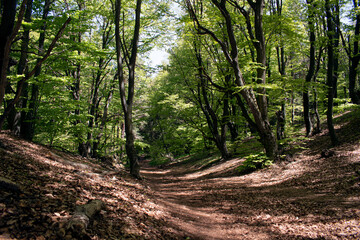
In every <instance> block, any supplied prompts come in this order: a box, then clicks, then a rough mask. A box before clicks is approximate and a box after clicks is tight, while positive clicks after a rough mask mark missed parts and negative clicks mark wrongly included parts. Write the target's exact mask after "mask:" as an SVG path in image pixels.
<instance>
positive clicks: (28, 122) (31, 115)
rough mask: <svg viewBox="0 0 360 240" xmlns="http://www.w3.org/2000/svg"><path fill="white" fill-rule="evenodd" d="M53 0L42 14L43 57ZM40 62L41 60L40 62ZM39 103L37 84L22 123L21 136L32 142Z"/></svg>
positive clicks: (38, 70)
mask: <svg viewBox="0 0 360 240" xmlns="http://www.w3.org/2000/svg"><path fill="white" fill-rule="evenodd" d="M50 4H51V0H45V3H44V10H43V14H42V20H43V21H44V24H43V25H42V26H41V32H40V36H39V45H38V54H39V55H40V56H41V55H42V54H43V53H44V43H45V33H46V19H47V17H48V14H49V11H50ZM38 61H39V60H38ZM40 73H41V67H39V68H38V69H36V72H35V75H34V77H38V76H39V75H40ZM38 101H39V86H38V84H37V83H33V84H31V98H30V101H29V111H28V112H27V114H24V117H23V120H22V121H21V127H20V135H21V137H23V138H24V139H27V140H30V141H31V140H32V139H33V138H34V135H35V125H36V123H35V120H36V115H37V108H38Z"/></svg>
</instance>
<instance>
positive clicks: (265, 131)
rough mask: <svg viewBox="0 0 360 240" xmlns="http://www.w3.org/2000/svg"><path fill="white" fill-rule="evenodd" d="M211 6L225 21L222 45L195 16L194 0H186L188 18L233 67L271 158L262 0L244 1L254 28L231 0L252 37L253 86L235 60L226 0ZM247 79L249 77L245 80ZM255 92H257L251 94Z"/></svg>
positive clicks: (273, 148) (274, 151)
mask: <svg viewBox="0 0 360 240" xmlns="http://www.w3.org/2000/svg"><path fill="white" fill-rule="evenodd" d="M211 2H212V3H213V4H214V6H215V7H216V8H217V9H218V10H219V11H220V13H221V15H222V17H223V18H224V21H225V27H226V31H227V37H228V39H229V43H230V45H229V46H228V45H226V44H225V43H224V42H223V41H221V40H220V38H218V36H217V35H216V33H214V32H213V31H212V30H210V29H209V28H207V27H204V26H203V24H202V23H201V22H200V20H199V19H198V16H197V15H196V12H195V10H194V4H193V3H192V2H190V1H189V0H187V1H186V4H187V8H188V11H189V14H190V16H191V18H192V19H193V21H194V23H195V28H196V29H197V31H198V32H199V34H207V35H209V36H211V37H212V38H213V39H214V41H215V42H217V43H218V44H219V45H220V46H221V49H222V51H223V54H224V55H225V58H226V60H227V61H228V62H229V64H230V65H231V67H232V68H233V71H234V75H235V83H236V85H237V87H238V89H239V93H240V94H241V96H242V97H243V98H244V99H245V101H246V104H247V105H248V106H249V108H250V112H251V113H252V116H253V118H254V121H255V124H256V127H257V131H258V132H259V135H260V141H261V142H262V144H263V145H264V148H265V151H266V155H267V156H268V157H270V158H275V157H276V155H277V142H276V138H275V136H274V134H273V132H272V129H271V127H270V123H269V119H268V108H267V97H266V91H265V88H264V86H261V85H263V84H265V83H266V71H265V69H266V68H265V66H266V48H265V38H264V32H263V23H262V16H263V10H264V1H263V0H257V1H255V2H253V1H251V0H249V1H248V4H249V5H250V8H251V10H252V11H253V12H254V29H255V30H254V31H255V33H253V30H252V28H253V27H252V25H249V23H250V22H249V20H250V18H249V16H248V12H247V11H246V10H245V9H244V8H243V7H241V6H240V5H238V4H237V3H236V2H235V1H232V2H231V3H232V4H234V5H235V6H236V8H238V9H239V10H240V11H241V12H242V13H243V14H244V16H245V18H246V21H247V29H248V31H249V35H250V36H251V39H252V40H253V45H254V48H255V50H256V62H257V64H259V65H258V67H257V70H256V83H257V84H258V85H259V87H257V88H255V89H254V88H253V87H251V86H250V84H249V83H247V82H246V80H245V78H244V76H243V73H242V70H241V67H240V64H239V59H238V55H239V50H238V44H237V40H236V37H235V34H234V27H233V20H232V17H231V14H230V12H229V11H228V9H227V5H228V4H229V3H228V1H227V0H220V1H217V0H212V1H211ZM248 82H249V81H248ZM255 92H256V93H257V94H255Z"/></svg>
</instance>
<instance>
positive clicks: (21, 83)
mask: <svg viewBox="0 0 360 240" xmlns="http://www.w3.org/2000/svg"><path fill="white" fill-rule="evenodd" d="M70 21H71V18H68V19H67V20H66V21H65V23H64V24H63V26H62V27H61V29H60V30H59V31H58V33H57V34H56V36H55V38H54V39H53V41H52V42H51V44H50V46H49V48H48V50H47V52H46V54H45V55H44V57H43V58H42V59H41V60H40V61H38V62H37V64H36V66H35V67H34V68H33V70H32V71H30V72H29V73H28V74H27V75H26V76H25V77H23V78H22V79H21V80H20V81H19V84H18V88H17V90H16V93H15V97H14V99H13V100H12V101H11V102H10V103H9V104H8V106H7V107H6V108H5V110H4V113H3V114H2V116H1V117H0V129H2V127H3V124H4V121H5V119H6V118H7V116H8V115H9V113H10V111H11V109H12V108H13V107H14V105H15V104H16V103H17V102H18V101H19V99H20V96H21V92H22V88H23V86H24V84H25V82H26V81H27V80H28V79H30V78H31V77H32V76H33V75H34V74H35V72H36V70H37V69H38V68H39V67H41V65H42V64H43V62H45V61H46V59H47V58H48V57H49V56H50V54H51V52H52V50H53V49H54V47H55V45H56V42H57V41H58V40H59V38H60V37H61V35H62V33H63V32H64V30H65V28H66V26H67V25H68V24H69V22H70Z"/></svg>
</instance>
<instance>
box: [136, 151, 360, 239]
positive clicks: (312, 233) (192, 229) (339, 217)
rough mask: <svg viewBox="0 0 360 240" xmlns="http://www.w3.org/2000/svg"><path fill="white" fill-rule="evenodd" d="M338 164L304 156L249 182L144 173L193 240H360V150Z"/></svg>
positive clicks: (179, 171)
mask: <svg viewBox="0 0 360 240" xmlns="http://www.w3.org/2000/svg"><path fill="white" fill-rule="evenodd" d="M335 150H336V154H335V156H333V157H330V158H326V159H325V158H321V157H320V155H319V154H315V153H314V152H311V151H304V152H301V153H299V154H298V155H297V156H295V157H294V158H293V159H291V161H289V162H286V163H281V164H276V165H273V166H272V167H270V168H269V169H264V170H261V171H258V172H255V173H252V174H248V175H246V176H228V177H214V176H213V174H212V173H213V172H216V171H221V170H222V169H225V168H227V167H228V166H229V165H233V164H239V163H240V162H241V161H242V160H241V159H234V160H232V161H231V162H226V163H221V164H219V165H216V166H213V167H210V168H209V169H207V170H205V171H204V170H202V171H201V172H200V171H195V172H189V168H188V167H187V166H176V167H173V168H169V169H164V170H161V169H156V168H150V167H147V168H144V169H143V171H142V174H143V175H144V176H145V178H146V182H147V184H148V185H149V186H150V187H151V189H152V190H153V197H154V199H156V203H157V204H159V205H160V206H162V207H163V209H164V212H168V213H169V216H168V217H167V219H166V221H167V222H168V223H169V224H170V225H171V227H172V228H173V229H175V230H177V232H178V234H181V235H183V236H184V238H186V237H189V239H360V185H359V182H360V181H359V178H358V177H356V172H355V171H357V170H356V169H360V147H359V146H358V145H355V147H354V146H349V145H347V146H343V147H339V148H337V149H335Z"/></svg>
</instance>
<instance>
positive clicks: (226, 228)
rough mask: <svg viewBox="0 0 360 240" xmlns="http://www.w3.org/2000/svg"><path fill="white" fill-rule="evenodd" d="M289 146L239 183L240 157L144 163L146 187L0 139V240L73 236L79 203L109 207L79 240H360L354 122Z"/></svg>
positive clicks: (344, 119) (359, 124)
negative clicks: (1, 181)
mask: <svg viewBox="0 0 360 240" xmlns="http://www.w3.org/2000/svg"><path fill="white" fill-rule="evenodd" d="M354 114H359V112H348V113H346V114H343V115H342V116H339V117H338V118H337V120H336V121H335V122H336V132H337V134H338V137H339V140H340V141H341V145H339V146H337V147H334V148H331V150H332V151H334V155H332V156H329V157H326V158H325V157H321V155H320V153H321V151H322V150H324V149H327V148H329V147H330V140H329V138H328V136H327V132H326V131H323V132H322V133H321V134H318V135H317V136H314V137H311V138H310V139H306V140H302V141H299V142H297V143H296V145H297V146H301V148H297V149H298V150H296V151H292V155H291V156H288V157H287V158H286V160H283V161H279V162H276V163H275V164H273V165H272V166H270V167H268V168H266V169H262V170H258V171H256V172H253V173H250V174H247V175H243V176H238V175H237V174H236V172H235V171H234V169H235V168H236V167H237V166H239V165H240V164H241V163H242V162H243V160H244V159H241V158H235V159H232V160H230V161H220V162H217V163H216V164H210V165H208V166H207V167H205V168H204V167H203V166H200V165H199V164H196V163H194V162H186V164H181V163H174V164H170V165H168V166H165V167H163V168H156V167H151V166H149V164H148V162H147V161H144V162H142V165H143V166H142V175H143V176H144V177H145V180H142V181H139V180H135V179H133V178H131V177H130V176H129V174H128V173H127V171H125V170H124V169H116V170H114V169H112V168H109V167H107V166H105V165H101V164H99V162H97V161H96V160H93V159H85V158H82V157H79V156H77V155H73V154H69V153H64V152H61V151H58V150H55V149H51V148H48V147H46V146H41V145H38V144H35V143H31V142H27V141H24V140H21V139H19V138H16V137H14V136H12V135H10V134H9V133H6V132H5V133H2V134H0V177H2V178H6V179H8V180H11V181H12V182H13V183H14V184H16V185H17V186H19V188H20V190H18V189H11V188H9V187H4V186H3V187H1V186H0V239H37V240H43V239H79V237H77V238H76V237H74V233H73V232H68V231H66V224H65V223H66V222H67V220H68V219H69V218H70V217H71V215H72V214H73V213H74V211H75V207H76V206H77V205H82V204H86V203H87V202H88V201H89V200H92V199H99V200H102V201H103V202H104V203H105V205H106V208H105V209H103V210H102V211H101V212H100V213H99V214H98V215H97V216H96V218H95V219H94V220H93V221H91V222H90V225H89V227H88V229H87V232H86V234H85V235H82V239H360V117H359V116H356V115H354Z"/></svg>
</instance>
